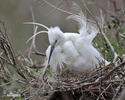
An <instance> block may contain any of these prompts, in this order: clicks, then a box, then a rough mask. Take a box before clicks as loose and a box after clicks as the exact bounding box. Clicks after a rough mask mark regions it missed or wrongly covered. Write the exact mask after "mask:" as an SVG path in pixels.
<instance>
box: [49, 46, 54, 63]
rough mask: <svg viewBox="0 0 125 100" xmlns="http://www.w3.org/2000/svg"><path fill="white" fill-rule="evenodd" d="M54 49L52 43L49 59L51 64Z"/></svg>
mask: <svg viewBox="0 0 125 100" xmlns="http://www.w3.org/2000/svg"><path fill="white" fill-rule="evenodd" d="M53 50H54V45H51V47H50V53H49V59H48V64H49V62H50V59H51V56H52V53H53Z"/></svg>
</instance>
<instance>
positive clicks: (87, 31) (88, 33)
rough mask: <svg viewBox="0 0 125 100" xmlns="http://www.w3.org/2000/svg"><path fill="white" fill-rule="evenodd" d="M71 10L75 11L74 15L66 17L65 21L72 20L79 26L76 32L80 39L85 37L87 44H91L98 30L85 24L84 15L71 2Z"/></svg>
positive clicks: (88, 23)
mask: <svg viewBox="0 0 125 100" xmlns="http://www.w3.org/2000/svg"><path fill="white" fill-rule="evenodd" d="M72 10H73V11H75V13H74V14H72V15H70V16H68V17H67V19H72V20H74V21H76V22H78V24H79V30H78V32H79V33H80V35H81V36H82V37H87V38H88V40H89V42H90V43H91V42H92V40H93V39H94V38H95V36H96V35H97V33H98V29H97V28H96V27H95V26H94V25H93V24H92V23H90V22H87V20H88V19H87V18H86V17H85V15H84V13H83V12H82V9H81V8H80V7H79V5H77V4H76V3H74V2H73V7H72Z"/></svg>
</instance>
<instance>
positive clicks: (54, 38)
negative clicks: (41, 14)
mask: <svg viewBox="0 0 125 100" xmlns="http://www.w3.org/2000/svg"><path fill="white" fill-rule="evenodd" d="M48 38H49V43H50V44H51V45H54V46H55V45H57V43H59V42H60V40H61V39H62V38H63V32H62V31H61V30H60V28H59V27H57V26H56V27H50V28H49V30H48Z"/></svg>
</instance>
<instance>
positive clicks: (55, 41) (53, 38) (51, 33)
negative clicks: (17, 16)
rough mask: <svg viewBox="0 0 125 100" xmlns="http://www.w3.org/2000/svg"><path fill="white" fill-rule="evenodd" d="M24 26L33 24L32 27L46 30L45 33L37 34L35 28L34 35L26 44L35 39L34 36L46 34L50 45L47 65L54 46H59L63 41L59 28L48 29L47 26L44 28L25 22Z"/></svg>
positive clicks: (38, 24)
mask: <svg viewBox="0 0 125 100" xmlns="http://www.w3.org/2000/svg"><path fill="white" fill-rule="evenodd" d="M25 24H33V25H37V26H42V27H44V28H45V29H46V30H47V31H39V32H37V27H36V28H35V32H34V35H33V36H32V37H30V38H29V39H28V40H27V42H28V41H30V40H31V39H33V38H35V36H36V35H38V34H40V33H48V38H49V43H50V45H51V49H50V54H49V59H48V64H49V62H50V58H51V55H52V52H53V50H54V47H55V46H56V45H59V44H60V43H61V42H62V40H64V38H63V32H62V31H61V30H60V28H59V27H58V26H56V27H50V28H48V27H47V26H45V25H43V24H40V23H35V22H25Z"/></svg>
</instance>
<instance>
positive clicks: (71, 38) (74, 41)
mask: <svg viewBox="0 0 125 100" xmlns="http://www.w3.org/2000/svg"><path fill="white" fill-rule="evenodd" d="M74 9H76V10H79V13H78V14H72V15H70V16H68V19H72V20H75V21H76V22H78V24H79V30H78V32H79V33H64V32H62V31H61V30H60V28H59V27H57V26H56V27H51V28H47V27H46V26H45V27H44V25H42V24H41V25H40V24H38V23H32V24H36V25H40V26H43V27H44V28H46V29H47V30H48V31H41V32H47V33H48V38H49V43H50V45H49V46H48V48H47V50H46V57H47V59H46V61H45V63H44V64H45V65H46V66H47V64H49V65H50V66H51V67H52V69H53V71H54V72H57V71H62V70H64V69H70V70H75V71H80V72H84V71H87V70H89V69H93V68H94V67H95V66H100V63H102V62H105V64H108V62H107V61H106V60H105V59H104V58H103V57H102V56H101V54H100V53H99V51H98V50H97V49H96V48H95V47H94V46H93V44H92V41H93V39H94V38H95V36H96V35H97V33H98V29H97V28H95V27H94V25H93V24H92V23H88V22H87V19H86V17H85V16H84V14H83V12H82V11H81V9H80V7H79V6H78V5H76V4H75V5H74ZM41 32H38V33H41ZM38 33H36V35H37V34H38ZM34 36H35V35H34Z"/></svg>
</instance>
